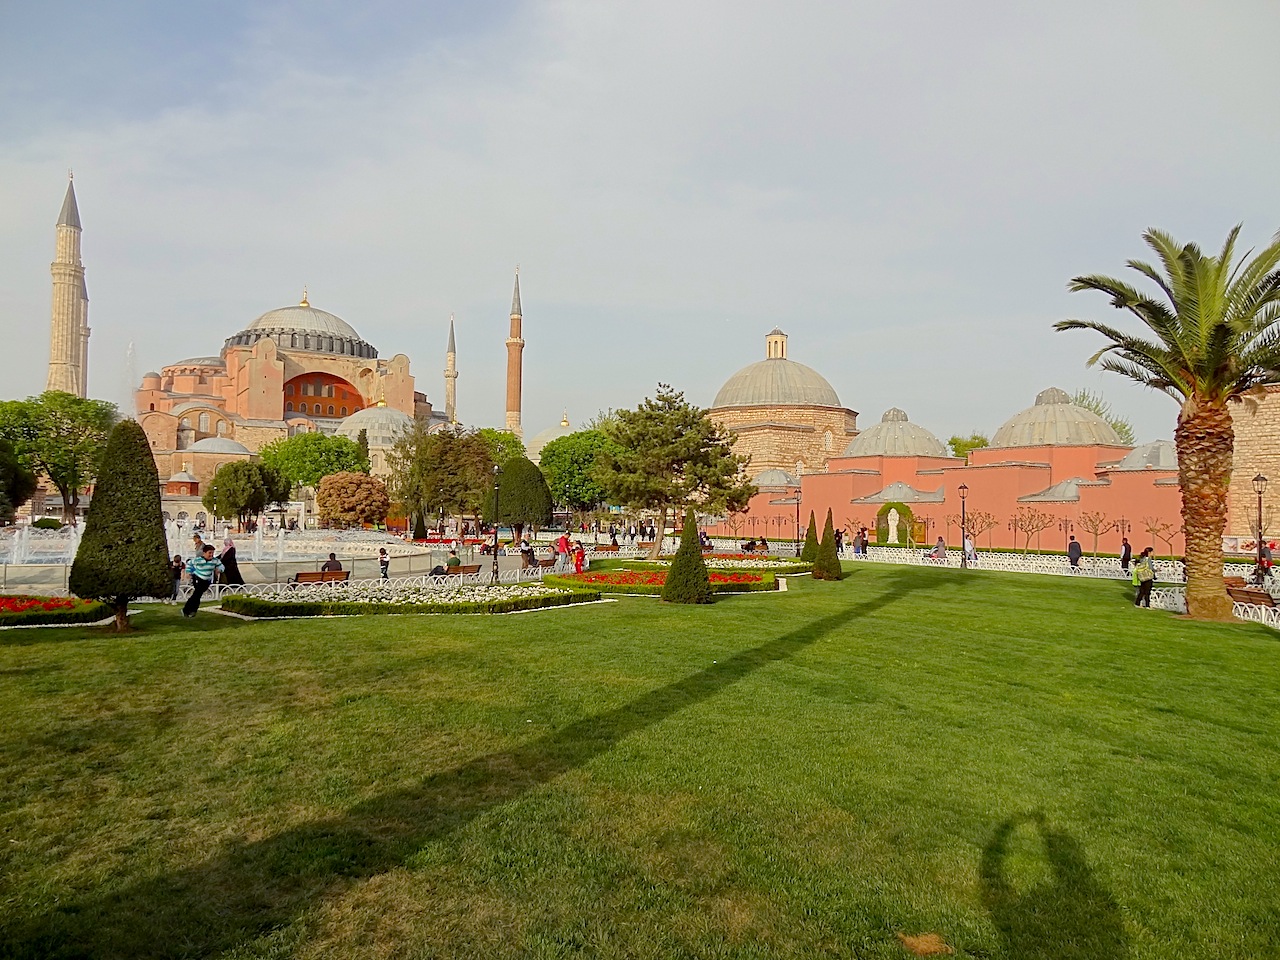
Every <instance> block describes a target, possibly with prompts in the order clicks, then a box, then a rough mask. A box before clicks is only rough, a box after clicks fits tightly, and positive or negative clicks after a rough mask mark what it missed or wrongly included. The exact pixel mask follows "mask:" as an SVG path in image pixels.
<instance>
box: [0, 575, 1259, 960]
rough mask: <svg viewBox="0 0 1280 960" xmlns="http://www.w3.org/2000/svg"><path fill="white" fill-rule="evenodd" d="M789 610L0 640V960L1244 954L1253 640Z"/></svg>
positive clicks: (887, 597) (1253, 747) (1117, 589)
mask: <svg viewBox="0 0 1280 960" xmlns="http://www.w3.org/2000/svg"><path fill="white" fill-rule="evenodd" d="M790 586H791V589H790V590H789V591H788V592H786V593H781V594H759V595H749V596H741V597H733V598H727V599H722V600H720V601H719V602H717V603H716V604H714V605H713V606H710V607H700V608H682V607H669V606H665V605H663V604H660V603H659V602H657V601H655V600H650V599H643V598H624V599H622V600H620V601H618V602H615V603H607V604H595V605H591V606H586V607H579V608H568V609H559V610H549V611H540V612H535V613H528V614H519V615H514V616H502V617H448V618H446V617H409V616H398V617H391V616H387V617H367V618H363V619H340V620H323V621H299V622H288V623H278V622H273V623H260V624H245V623H241V622H237V621H234V620H232V619H230V618H224V617H220V616H218V615H216V614H212V613H209V612H208V611H207V610H206V612H203V613H202V614H201V615H200V616H199V617H198V618H197V619H196V620H194V621H183V620H182V619H181V617H179V616H178V611H177V609H176V608H173V607H156V606H150V607H148V608H147V609H146V610H145V612H144V613H143V614H141V616H140V617H139V618H138V621H139V623H140V625H141V626H143V627H144V628H145V629H144V630H143V631H142V632H140V633H137V634H134V635H131V636H129V637H126V638H124V639H117V638H116V637H114V636H112V635H110V634H108V633H105V632H102V631H98V630H89V629H85V628H74V629H66V630H30V631H12V632H6V633H0V704H2V705H3V711H4V712H3V716H4V722H3V728H2V731H0V957H11V956H17V957H62V956H65V957H95V958H97V957H176V956H192V957H205V956H216V957H227V958H231V957H234V958H249V957H342V958H348V957H353V958H361V957H384V956H394V957H459V956H466V957H477V958H489V957H809V956H812V957H851V956H852V957H909V956H911V954H909V953H908V952H907V950H906V949H905V948H904V947H903V946H902V945H901V944H900V943H899V940H898V934H899V933H901V934H908V935H916V934H924V933H936V934H938V935H940V936H941V937H942V938H943V939H944V940H945V941H946V942H947V943H948V944H950V945H952V946H953V947H954V948H955V951H956V955H957V956H961V957H984V958H1016V960H1025V958H1046V960H1047V958H1076V957H1100V958H1161V960H1166V958H1179V960H1181V958H1191V957H1204V958H1210V957H1212V958H1255V957H1272V956H1277V955H1280V788H1278V785H1280V634H1277V633H1275V632H1273V631H1269V630H1267V629H1266V628H1264V627H1261V626H1257V625H1246V624H1240V625H1229V626H1218V625H1203V624H1196V623H1189V622H1186V621H1183V620H1180V619H1178V618H1176V617H1174V616H1172V615H1169V614H1165V613H1159V612H1155V613H1152V612H1142V611H1137V610H1135V609H1134V608H1133V607H1132V606H1131V604H1130V602H1129V599H1128V595H1129V592H1130V591H1131V590H1132V588H1131V587H1129V586H1128V585H1125V584H1119V583H1111V582H1104V581H1093V580H1071V579H1066V578H1051V577H1027V576H1013V575H1001V574H996V573H990V572H981V571H970V572H969V573H968V575H967V576H962V575H961V574H960V573H959V572H958V571H954V570H932V569H921V568H906V567H889V566H872V565H859V566H858V567H857V568H856V569H855V570H854V571H853V572H852V573H851V575H850V576H849V578H848V579H847V580H845V581H844V582H842V583H838V584H824V583H814V582H811V581H810V580H809V579H808V578H800V579H792V580H791V581H790Z"/></svg>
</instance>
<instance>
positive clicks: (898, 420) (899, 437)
mask: <svg viewBox="0 0 1280 960" xmlns="http://www.w3.org/2000/svg"><path fill="white" fill-rule="evenodd" d="M844 455H845V456H846V457H949V456H951V453H950V452H949V451H948V450H947V448H946V447H945V446H944V445H943V443H942V441H941V440H939V439H938V438H937V437H935V436H934V435H933V434H932V433H930V432H929V431H928V430H926V429H925V428H924V427H922V426H919V425H918V424H914V423H912V422H911V421H910V420H908V419H907V415H906V413H905V412H904V411H902V410H899V409H898V408H897V407H890V408H889V409H888V410H886V411H885V412H884V416H882V417H881V418H880V422H879V423H877V424H876V425H875V426H874V427H870V428H868V429H866V430H863V431H862V433H860V434H858V435H857V436H856V437H854V438H853V439H852V440H850V441H849V445H848V446H847V447H845V449H844Z"/></svg>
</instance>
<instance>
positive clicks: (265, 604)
mask: <svg viewBox="0 0 1280 960" xmlns="http://www.w3.org/2000/svg"><path fill="white" fill-rule="evenodd" d="M599 599H600V593H599V591H597V590H582V589H575V590H574V591H573V592H571V593H561V594H555V595H552V596H545V597H518V598H516V599H513V600H494V601H492V602H488V603H486V602H483V601H481V602H472V601H468V602H456V601H455V602H453V603H363V602H360V601H353V600H264V599H262V598H261V597H246V596H230V597H224V598H223V599H222V609H223V610H229V611H231V612H232V613H238V614H241V615H242V616H246V617H333V616H353V615H364V614H402V613H416V614H431V613H514V612H515V611H517V610H540V609H542V608H543V607H563V606H565V605H567V604H571V603H590V602H591V601H593V600H599Z"/></svg>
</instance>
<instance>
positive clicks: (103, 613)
mask: <svg viewBox="0 0 1280 960" xmlns="http://www.w3.org/2000/svg"><path fill="white" fill-rule="evenodd" d="M109 616H111V610H110V609H109V608H108V607H107V605H106V604H104V603H99V602H98V601H97V600H80V599H78V598H76V597H26V596H0V627H34V626H39V625H41V624H63V623H97V622H98V621H99V620H105V619H106V618H107V617H109Z"/></svg>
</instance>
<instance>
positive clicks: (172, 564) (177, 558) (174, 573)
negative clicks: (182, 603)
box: [169, 553, 187, 603]
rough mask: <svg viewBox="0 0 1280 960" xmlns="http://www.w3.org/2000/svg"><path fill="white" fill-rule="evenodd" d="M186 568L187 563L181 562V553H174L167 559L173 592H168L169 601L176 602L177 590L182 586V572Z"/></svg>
mask: <svg viewBox="0 0 1280 960" xmlns="http://www.w3.org/2000/svg"><path fill="white" fill-rule="evenodd" d="M186 569H187V565H186V564H185V563H183V562H182V554H180V553H175V554H174V555H173V559H172V560H170V561H169V576H171V577H173V592H172V593H170V594H169V602H170V603H177V602H178V590H179V589H181V587H182V573H183V571H185V570H186Z"/></svg>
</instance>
